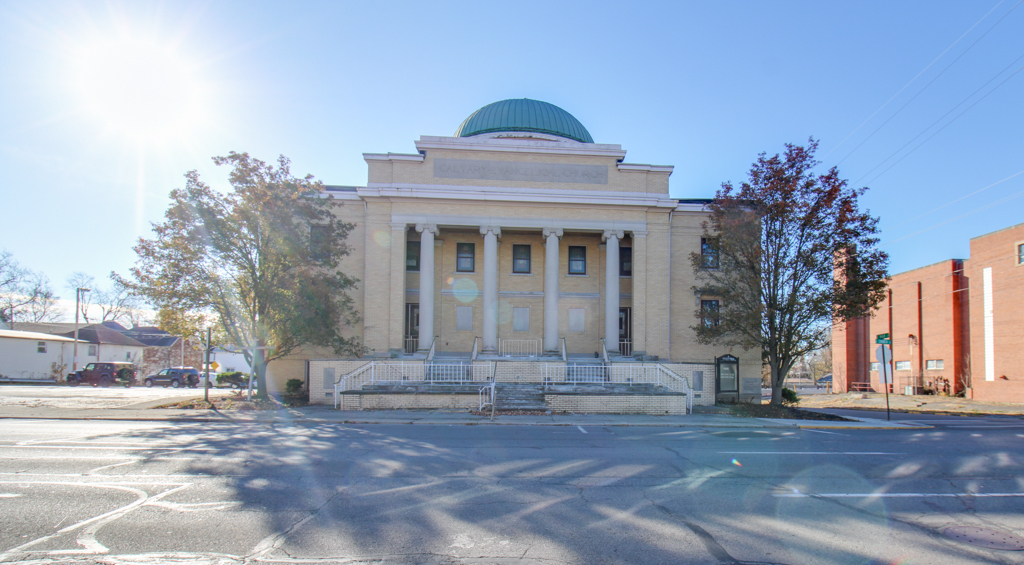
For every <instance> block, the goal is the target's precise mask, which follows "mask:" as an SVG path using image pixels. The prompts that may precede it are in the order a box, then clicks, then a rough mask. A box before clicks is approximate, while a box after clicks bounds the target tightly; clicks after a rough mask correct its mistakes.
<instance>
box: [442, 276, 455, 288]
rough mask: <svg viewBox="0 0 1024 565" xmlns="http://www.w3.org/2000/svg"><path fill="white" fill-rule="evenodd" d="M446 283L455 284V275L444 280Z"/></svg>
mask: <svg viewBox="0 0 1024 565" xmlns="http://www.w3.org/2000/svg"><path fill="white" fill-rule="evenodd" d="M444 284H446V285H448V286H452V285H453V284H455V277H448V278H447V279H445V280H444Z"/></svg>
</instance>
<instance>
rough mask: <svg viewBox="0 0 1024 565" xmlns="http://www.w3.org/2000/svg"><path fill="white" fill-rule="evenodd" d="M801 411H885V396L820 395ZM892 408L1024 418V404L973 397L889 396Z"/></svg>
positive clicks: (807, 401) (809, 398)
mask: <svg viewBox="0 0 1024 565" xmlns="http://www.w3.org/2000/svg"><path fill="white" fill-rule="evenodd" d="M797 407H798V408H811V409H813V408H843V409H855V410H856V409H860V410H885V394H884V393H877V392H874V393H863V392H845V393H840V394H816V395H813V396H811V395H808V396H801V397H800V403H799V404H798V405H797ZM889 408H890V410H891V411H893V412H916V413H923V414H960V415H965V416H981V415H992V414H998V415H1016V416H1024V405H1021V404H1000V403H997V402H977V401H974V400H971V399H969V398H956V397H952V396H932V395H927V396H926V395H913V396H905V395H902V394H890V395H889Z"/></svg>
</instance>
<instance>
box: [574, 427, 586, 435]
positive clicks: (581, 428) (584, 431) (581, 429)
mask: <svg viewBox="0 0 1024 565" xmlns="http://www.w3.org/2000/svg"><path fill="white" fill-rule="evenodd" d="M576 427H577V428H579V429H580V431H581V432H583V433H587V430H584V429H583V426H576Z"/></svg>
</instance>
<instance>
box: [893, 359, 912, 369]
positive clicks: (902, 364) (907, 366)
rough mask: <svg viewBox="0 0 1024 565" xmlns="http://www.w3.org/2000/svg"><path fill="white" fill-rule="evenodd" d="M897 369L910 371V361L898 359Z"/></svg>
mask: <svg viewBox="0 0 1024 565" xmlns="http://www.w3.org/2000/svg"><path fill="white" fill-rule="evenodd" d="M896 370H897V371H909V370H910V361H897V362H896Z"/></svg>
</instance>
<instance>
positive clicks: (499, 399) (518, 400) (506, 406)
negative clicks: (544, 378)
mask: <svg viewBox="0 0 1024 565" xmlns="http://www.w3.org/2000/svg"><path fill="white" fill-rule="evenodd" d="M495 398H496V403H495V406H494V407H495V409H497V410H547V405H546V404H545V403H544V386H543V385H540V384H513V383H498V384H497V385H496V386H495Z"/></svg>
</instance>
